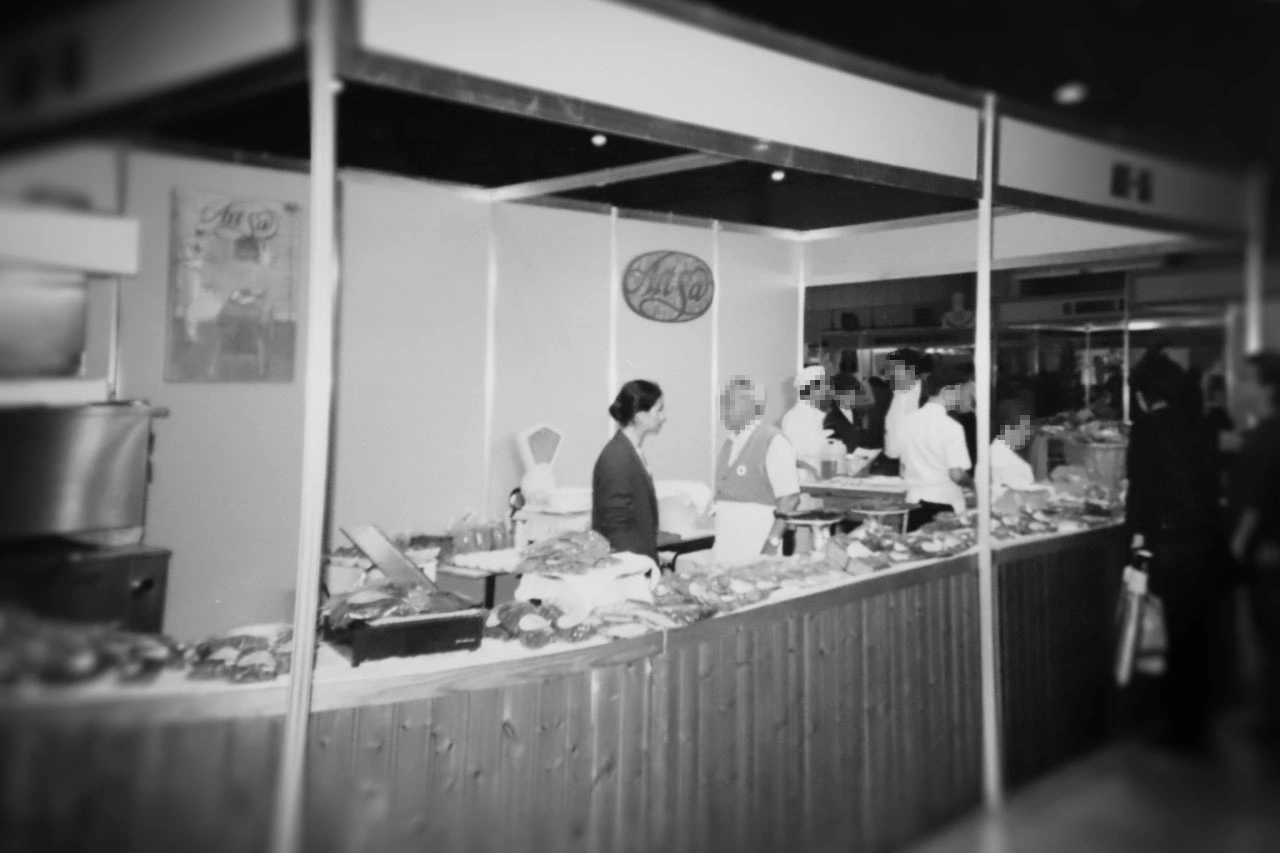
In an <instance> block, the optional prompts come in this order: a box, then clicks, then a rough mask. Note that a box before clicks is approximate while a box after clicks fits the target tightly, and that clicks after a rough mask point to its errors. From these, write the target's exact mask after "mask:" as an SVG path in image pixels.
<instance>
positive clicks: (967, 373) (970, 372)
mask: <svg viewBox="0 0 1280 853" xmlns="http://www.w3.org/2000/svg"><path fill="white" fill-rule="evenodd" d="M956 370H958V371H959V372H960V375H961V376H963V377H964V378H965V379H972V378H974V377H975V376H976V375H977V370H976V369H975V368H974V366H973V362H972V361H966V362H964V363H963V364H961V365H960V366H959V367H957V368H956Z"/></svg>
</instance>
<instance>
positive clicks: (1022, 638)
mask: <svg viewBox="0 0 1280 853" xmlns="http://www.w3.org/2000/svg"><path fill="white" fill-rule="evenodd" d="M1126 553H1127V552H1126V549H1125V544H1124V537H1123V533H1122V532H1121V531H1119V530H1117V529H1112V530H1103V531H1095V532H1092V533H1085V534H1080V535H1077V536H1072V537H1070V538H1065V539H1055V540H1050V541H1046V542H1041V543H1034V544H1029V545H1023V546H1013V547H1011V548H1008V549H1006V550H1003V551H1000V552H998V553H997V556H996V602H997V613H998V621H997V631H998V633H997V643H998V663H999V672H1000V707H1001V714H1002V728H1003V733H1004V770H1005V781H1006V784H1007V785H1008V787H1010V788H1016V787H1018V786H1020V785H1023V784H1025V783H1027V782H1030V781H1032V780H1034V779H1036V778H1039V777H1040V776H1042V775H1044V774H1045V773H1048V772H1049V771H1051V770H1053V769H1055V768H1057V767H1060V766H1062V765H1063V764H1065V763H1067V762H1069V761H1071V760H1073V759H1076V758H1079V757H1080V756H1082V755H1084V754H1085V753H1087V752H1089V751H1090V750H1093V749H1095V748H1097V747H1099V746H1101V745H1103V744H1104V743H1106V742H1107V741H1108V740H1110V739H1111V738H1112V737H1113V736H1114V734H1115V733H1116V731H1117V728H1118V726H1119V714H1118V711H1119V710H1120V709H1119V705H1118V700H1119V696H1118V694H1117V691H1116V688H1115V685H1114V681H1113V679H1112V662H1113V659H1114V658H1113V655H1114V642H1115V635H1114V619H1115V606H1116V599H1117V596H1118V595H1119V593H1120V580H1121V574H1122V572H1123V569H1124V561H1125V557H1126Z"/></svg>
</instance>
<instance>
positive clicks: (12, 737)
mask: <svg viewBox="0 0 1280 853" xmlns="http://www.w3.org/2000/svg"><path fill="white" fill-rule="evenodd" d="M281 726H282V718H280V717H261V718H252V719H238V720H234V721H231V722H223V721H218V722H202V723H196V724H166V725H150V726H146V727H118V726H106V727H102V726H94V725H92V724H91V723H89V724H86V723H84V722H77V723H76V724H75V725H73V726H70V727H68V726H67V725H66V724H65V722H63V721H59V720H48V721H31V720H27V721H24V723H23V725H22V726H21V727H20V728H17V727H12V728H11V727H7V726H5V727H0V850H3V851H5V853H17V851H42V852H43V851H51V850H85V851H95V850H98V851H100V850H130V851H144V853H151V851H154V853H169V851H174V850H182V851H192V853H203V851H231V850H262V849H265V848H266V846H267V840H268V830H269V826H270V816H271V809H272V805H273V802H272V798H273V792H274V785H275V775H276V764H277V755H278V750H279V738H280V732H281Z"/></svg>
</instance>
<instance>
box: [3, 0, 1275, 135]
mask: <svg viewBox="0 0 1280 853" xmlns="http://www.w3.org/2000/svg"><path fill="white" fill-rule="evenodd" d="M101 1H102V0H5V2H4V3H0V32H5V33H7V32H11V31H13V30H14V29H16V28H18V27H21V26H23V25H25V24H30V23H32V22H38V21H40V20H43V19H47V18H50V17H54V16H56V15H58V14H60V13H62V12H64V11H66V10H70V9H77V8H80V7H83V6H90V5H98V4H99V3H100V2H101ZM675 2H680V0H675ZM699 3H700V4H701V5H703V6H707V7H713V8H717V9H720V10H723V11H727V12H731V13H733V14H736V15H739V16H742V17H744V18H747V19H750V20H753V21H756V22H759V23H763V24H766V25H769V26H771V27H773V28H776V29H779V30H783V31H785V32H790V33H794V34H797V35H801V36H806V37H808V38H811V39H814V40H815V41H819V42H822V43H824V44H827V45H831V46H833V47H837V48H841V49H844V50H847V51H850V52H852V53H856V54H859V55H861V56H865V57H869V58H874V59H879V60H882V61H885V62H889V63H891V64H894V65H898V66H900V67H902V68H906V69H910V70H912V71H916V72H919V73H922V74H925V75H931V76H937V77H942V78H945V79H947V80H951V81H953V82H956V83H960V84H964V85H968V86H973V87H976V88H984V89H993V90H995V91H997V92H999V93H1001V94H1004V95H1008V96H1010V97H1013V98H1016V99H1018V100H1021V101H1025V102H1027V103H1029V104H1036V105H1042V106H1046V107H1050V108H1052V109H1054V110H1057V111H1060V112H1061V113H1063V114H1067V115H1070V114H1074V115H1078V116H1081V117H1083V118H1086V119H1089V120H1093V121H1097V122H1099V123H1102V124H1109V125H1115V126H1120V127H1124V128H1129V129H1131V130H1134V131H1137V132H1140V133H1144V134H1148V135H1151V136H1154V137H1156V138H1160V139H1168V140H1173V141H1177V142H1181V143H1183V144H1184V145H1185V146H1186V147H1188V148H1191V149H1193V150H1199V151H1204V152H1207V153H1213V154H1217V155H1220V156H1230V157H1232V158H1240V159H1243V158H1248V157H1255V156H1259V155H1269V154H1277V155H1280V104H1278V103H1277V99H1276V98H1274V97H1273V95H1274V94H1275V93H1276V92H1277V86H1278V84H1280V50H1276V49H1275V44H1276V39H1277V35H1280V2H1278V0H1215V2H1206V0H1188V2H1182V3H1176V2H1169V0H1077V2H1074V3H1070V4H1043V3H1033V2H1026V0H978V2H970V3H964V2H955V0H931V2H919V0H916V1H915V2H913V1H912V0H899V2H894V3H839V2H831V0H699ZM689 5H696V4H689ZM1069 80H1079V81H1081V82H1083V83H1085V84H1086V85H1087V86H1088V87H1089V90H1090V93H1091V94H1090V96H1089V98H1088V99H1087V100H1086V101H1084V102H1083V103H1081V104H1079V105H1077V106H1075V107H1069V108H1068V107H1058V106H1056V105H1055V104H1054V103H1053V91H1054V89H1055V88H1056V87H1057V86H1059V85H1060V84H1062V83H1065V82H1067V81H1069Z"/></svg>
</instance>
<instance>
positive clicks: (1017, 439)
mask: <svg viewBox="0 0 1280 853" xmlns="http://www.w3.org/2000/svg"><path fill="white" fill-rule="evenodd" d="M1001 437H1002V438H1004V443H1005V444H1007V445H1009V446H1010V447H1011V448H1013V449H1014V450H1021V449H1022V448H1024V447H1026V446H1027V442H1029V441H1030V440H1031V418H1029V417H1027V416H1025V415H1024V416H1023V417H1022V418H1020V419H1019V420H1018V422H1017V423H1016V424H1013V425H1012V426H1007V427H1005V428H1004V434H1003V435H1002V436H1001Z"/></svg>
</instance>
